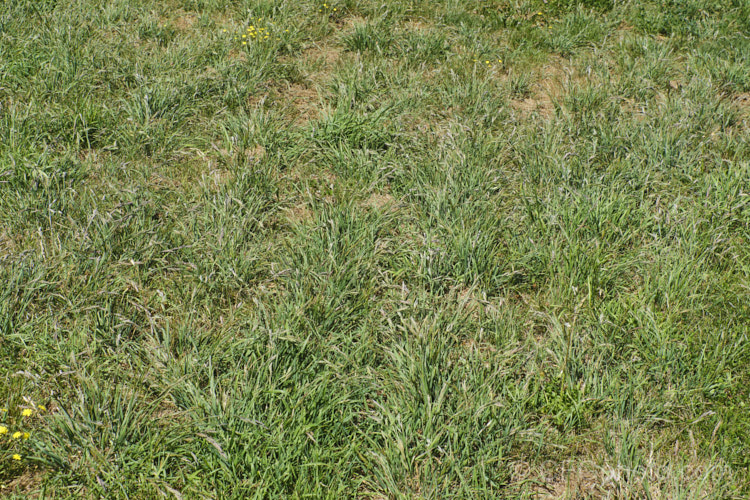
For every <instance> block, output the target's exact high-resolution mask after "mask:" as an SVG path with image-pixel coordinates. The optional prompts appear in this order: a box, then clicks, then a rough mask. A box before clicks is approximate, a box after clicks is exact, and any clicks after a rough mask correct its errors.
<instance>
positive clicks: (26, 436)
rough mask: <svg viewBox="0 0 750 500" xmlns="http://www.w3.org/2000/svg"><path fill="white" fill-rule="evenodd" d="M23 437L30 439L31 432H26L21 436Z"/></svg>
mask: <svg viewBox="0 0 750 500" xmlns="http://www.w3.org/2000/svg"><path fill="white" fill-rule="evenodd" d="M21 437H22V438H23V440H24V441H26V440H27V439H29V438H30V437H31V434H29V433H28V432H24V433H23V436H21Z"/></svg>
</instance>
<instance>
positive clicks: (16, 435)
mask: <svg viewBox="0 0 750 500" xmlns="http://www.w3.org/2000/svg"><path fill="white" fill-rule="evenodd" d="M21 436H23V432H21V431H16V432H14V433H13V439H18V438H20V437H21Z"/></svg>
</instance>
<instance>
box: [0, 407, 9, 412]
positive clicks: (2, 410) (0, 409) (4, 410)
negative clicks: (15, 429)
mask: <svg viewBox="0 0 750 500" xmlns="http://www.w3.org/2000/svg"><path fill="white" fill-rule="evenodd" d="M0 412H3V413H8V409H7V408H0Z"/></svg>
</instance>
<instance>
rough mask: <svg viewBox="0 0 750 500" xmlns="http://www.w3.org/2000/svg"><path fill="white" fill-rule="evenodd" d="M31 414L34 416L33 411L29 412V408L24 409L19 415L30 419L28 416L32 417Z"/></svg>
mask: <svg viewBox="0 0 750 500" xmlns="http://www.w3.org/2000/svg"><path fill="white" fill-rule="evenodd" d="M33 414H34V412H33V411H31V410H30V409H29V408H26V409H25V410H23V411H22V412H21V415H23V416H24V417H30V416H32V415H33Z"/></svg>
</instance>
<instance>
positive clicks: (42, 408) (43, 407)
mask: <svg viewBox="0 0 750 500" xmlns="http://www.w3.org/2000/svg"><path fill="white" fill-rule="evenodd" d="M224 31H226V30H224ZM37 408H39V409H40V410H42V411H47V407H46V406H44V405H39V406H37Z"/></svg>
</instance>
